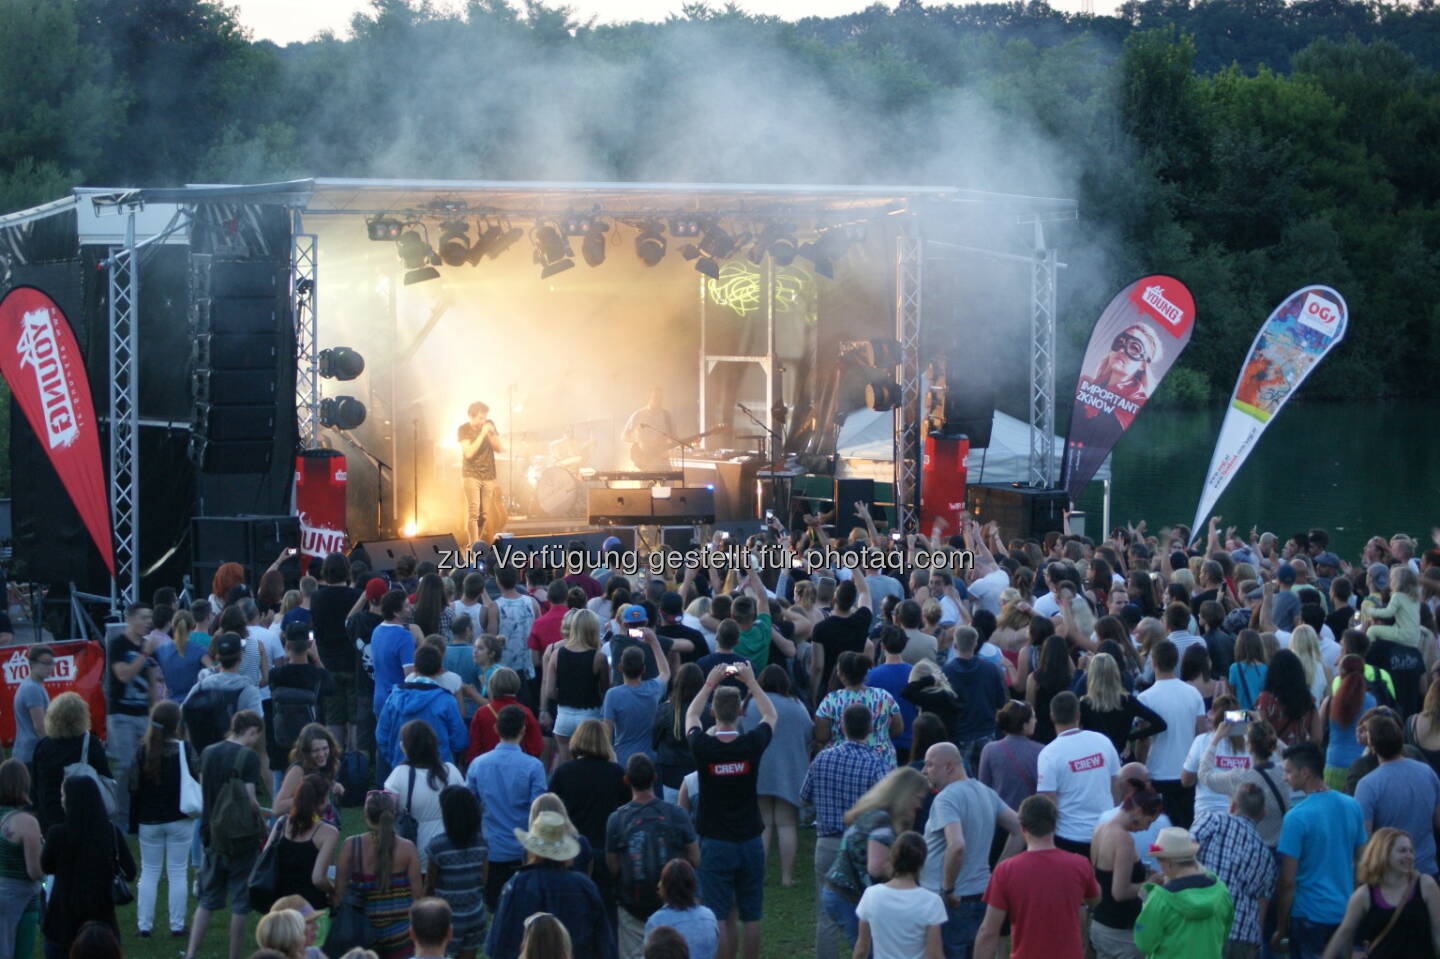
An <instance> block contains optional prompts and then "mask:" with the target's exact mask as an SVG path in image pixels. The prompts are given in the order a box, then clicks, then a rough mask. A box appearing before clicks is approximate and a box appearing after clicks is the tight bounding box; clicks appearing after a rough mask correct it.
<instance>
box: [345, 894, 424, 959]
mask: <svg viewBox="0 0 1440 959" xmlns="http://www.w3.org/2000/svg"><path fill="white" fill-rule="evenodd" d="M350 886H351V887H352V888H353V889H354V890H355V891H356V892H358V893H359V894H360V895H361V896H362V897H364V900H365V912H366V915H368V916H369V917H370V928H371V929H373V930H374V931H375V943H374V945H372V946H371V947H370V948H371V949H373V950H375V954H376V955H378V956H379V957H380V959H406V957H408V956H410V955H411V949H410V905H411V902H412V901H413V898H414V897H413V895H412V891H411V889H410V877H409V876H408V875H407V874H406V873H403V872H394V873H391V874H390V888H389V889H387V890H385V891H384V892H381V891H380V890H379V889H377V888H376V877H375V876H372V875H370V874H369V873H363V872H354V873H351V875H350Z"/></svg>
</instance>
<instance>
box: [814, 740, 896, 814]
mask: <svg viewBox="0 0 1440 959" xmlns="http://www.w3.org/2000/svg"><path fill="white" fill-rule="evenodd" d="M887 772H889V769H888V767H887V766H886V765H885V761H884V760H882V759H881V758H880V755H879V754H878V753H876V752H875V750H873V749H871V748H870V747H869V746H867V745H865V744H864V743H856V742H851V741H850V740H848V739H846V740H844V741H842V742H841V743H840V744H839V745H836V746H831V747H830V748H829V749H823V750H821V751H820V754H819V755H817V756H816V757H815V759H814V761H813V762H811V763H810V768H809V769H808V770H807V771H806V772H805V783H804V785H802V786H801V787H800V801H801V802H808V803H813V804H814V806H815V831H816V833H817V834H818V835H820V836H839V835H842V834H843V833H844V832H845V811H846V810H848V809H849V808H850V807H851V806H853V805H855V800H857V799H859V798H860V797H861V796H863V795H865V792H866V790H868V789H869V788H870V787H871V786H873V785H875V784H876V783H878V782H879V781H880V780H882V779H884V778H885V774H886V773H887Z"/></svg>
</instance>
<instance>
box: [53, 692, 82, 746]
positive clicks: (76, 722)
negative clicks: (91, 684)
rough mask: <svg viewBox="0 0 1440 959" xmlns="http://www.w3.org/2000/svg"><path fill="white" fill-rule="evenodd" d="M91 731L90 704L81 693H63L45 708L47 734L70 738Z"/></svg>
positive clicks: (57, 737) (54, 737)
mask: <svg viewBox="0 0 1440 959" xmlns="http://www.w3.org/2000/svg"><path fill="white" fill-rule="evenodd" d="M89 731H90V704H89V703H87V702H86V701H85V700H84V699H83V698H82V697H81V696H80V694H79V693H61V694H60V695H59V696H56V697H55V698H54V699H52V700H51V701H50V705H49V706H48V707H46V709H45V735H46V736H49V737H50V738H51V739H69V738H72V737H75V736H83V735H85V734H86V733H87V732H89Z"/></svg>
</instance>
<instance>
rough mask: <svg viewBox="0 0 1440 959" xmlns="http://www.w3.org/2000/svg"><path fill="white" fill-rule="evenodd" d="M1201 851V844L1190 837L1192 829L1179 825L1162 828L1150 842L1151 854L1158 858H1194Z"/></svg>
mask: <svg viewBox="0 0 1440 959" xmlns="http://www.w3.org/2000/svg"><path fill="white" fill-rule="evenodd" d="M1199 851H1200V844H1199V843H1198V842H1196V841H1195V840H1193V839H1191V838H1190V831H1189V830H1187V829H1181V828H1180V827H1179V826H1168V827H1166V828H1164V829H1162V830H1160V834H1159V835H1157V836H1156V837H1155V841H1154V842H1153V843H1151V844H1150V855H1152V856H1154V857H1155V858H1156V859H1194V858H1195V854H1196V853H1198V852H1199Z"/></svg>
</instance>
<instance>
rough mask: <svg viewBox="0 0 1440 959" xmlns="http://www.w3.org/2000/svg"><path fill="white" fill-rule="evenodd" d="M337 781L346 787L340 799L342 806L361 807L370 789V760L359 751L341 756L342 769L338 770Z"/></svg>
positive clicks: (351, 751) (352, 751)
mask: <svg viewBox="0 0 1440 959" xmlns="http://www.w3.org/2000/svg"><path fill="white" fill-rule="evenodd" d="M335 781H336V782H338V783H339V784H340V785H342V786H344V787H345V794H344V795H343V796H341V797H340V805H342V806H359V805H361V804H362V803H364V802H365V791H366V790H367V789H369V788H370V758H369V757H368V756H366V755H365V754H364V753H362V752H360V751H359V750H354V749H352V750H350V751H349V752H346V753H341V754H340V768H339V769H338V770H336V773H335Z"/></svg>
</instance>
